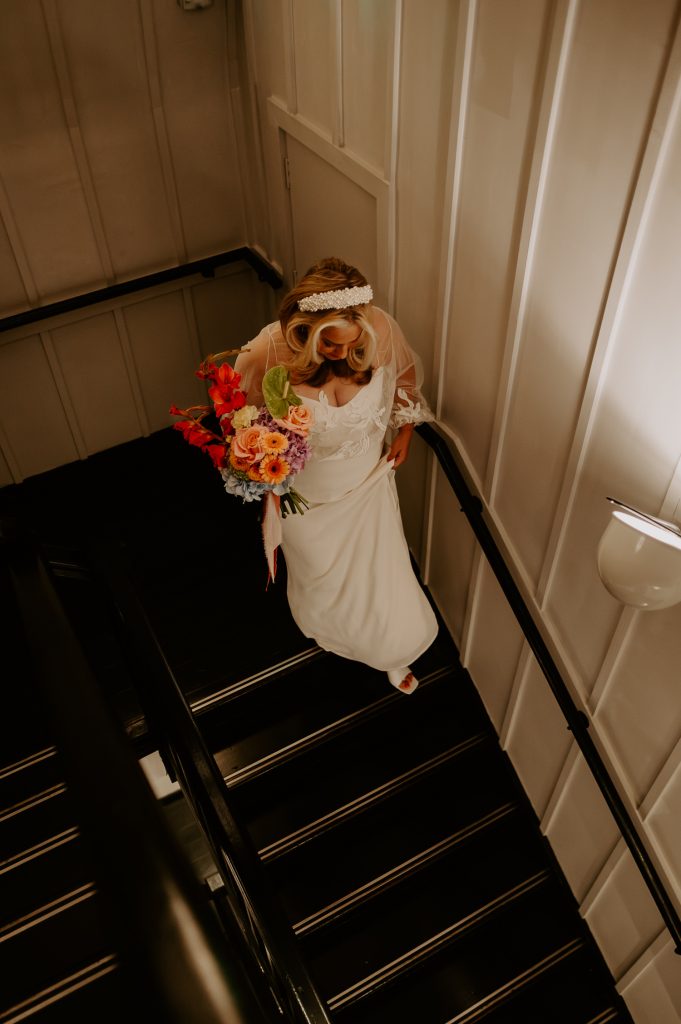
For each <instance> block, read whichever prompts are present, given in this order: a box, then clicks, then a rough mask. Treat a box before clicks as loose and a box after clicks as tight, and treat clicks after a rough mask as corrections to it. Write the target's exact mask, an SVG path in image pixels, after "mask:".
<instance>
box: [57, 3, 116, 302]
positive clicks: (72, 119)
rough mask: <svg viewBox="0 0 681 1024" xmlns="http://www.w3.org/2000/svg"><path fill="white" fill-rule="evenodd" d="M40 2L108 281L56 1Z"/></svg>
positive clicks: (111, 276)
mask: <svg viewBox="0 0 681 1024" xmlns="http://www.w3.org/2000/svg"><path fill="white" fill-rule="evenodd" d="M41 3H42V9H43V17H44V20H45V28H46V30H47V39H48V42H49V46H50V51H51V53H52V60H53V62H54V69H55V75H56V79H57V87H58V89H59V96H60V99H61V103H62V107H63V110H64V116H65V119H66V128H67V131H68V134H69V139H70V141H71V151H72V153H73V159H74V161H75V164H76V167H77V169H78V176H79V178H80V184H81V188H82V189H83V197H84V199H85V205H86V207H87V211H88V215H89V217H90V222H91V226H92V234H93V236H94V240H95V245H96V246H97V252H98V254H99V259H100V262H101V265H102V270H103V271H104V277H105V279H106V280H107V281H108V282H109V283H112V282H113V281H114V280H115V278H116V273H115V270H114V265H113V260H112V258H111V250H110V249H109V243H108V242H107V240H106V232H105V230H104V221H103V220H102V212H101V210H100V208H99V200H98V198H97V191H96V189H95V183H94V180H93V177H92V172H91V170H90V161H89V160H88V156H87V150H86V148H85V142H84V141H83V134H82V132H81V128H80V120H79V117H78V108H77V106H76V99H75V96H74V93H73V86H72V84H71V76H70V75H69V68H68V60H67V57H66V50H65V48H64V39H63V36H62V31H61V25H60V23H59V13H58V10H57V4H56V0H41Z"/></svg>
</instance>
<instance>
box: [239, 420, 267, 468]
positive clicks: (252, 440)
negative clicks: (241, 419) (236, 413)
mask: <svg viewBox="0 0 681 1024" xmlns="http://www.w3.org/2000/svg"><path fill="white" fill-rule="evenodd" d="M264 433H265V431H264V430H263V428H262V427H244V429H243V430H237V432H236V434H235V435H234V437H233V438H232V452H233V454H234V455H236V456H237V458H239V459H246V461H247V462H248V463H252V462H255V460H256V459H257V458H259V457H260V458H262V455H263V452H262V448H261V443H260V442H261V438H262V437H263V435H264Z"/></svg>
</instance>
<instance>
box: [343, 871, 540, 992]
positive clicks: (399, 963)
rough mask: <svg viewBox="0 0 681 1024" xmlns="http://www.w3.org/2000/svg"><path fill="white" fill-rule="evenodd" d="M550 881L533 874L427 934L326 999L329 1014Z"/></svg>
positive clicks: (425, 958)
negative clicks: (405, 949)
mask: <svg viewBox="0 0 681 1024" xmlns="http://www.w3.org/2000/svg"><path fill="white" fill-rule="evenodd" d="M550 878H551V872H550V871H549V870H548V869H544V870H542V871H537V872H535V873H534V874H533V875H530V876H529V877H528V878H526V879H525V880H524V881H523V882H519V883H518V885H514V886H513V887H512V888H511V889H507V890H506V892H503V893H501V895H499V896H496V897H495V898H494V899H493V900H489V901H488V902H487V903H485V904H484V905H483V906H482V907H478V908H477V909H476V910H474V911H471V913H470V914H466V916H465V917H462V918H460V919H459V920H458V921H455V922H454V924H451V925H448V927H447V928H443V929H442V930H441V931H439V932H437V934H435V935H431V936H430V938H428V939H426V940H425V941H424V942H421V943H419V945H418V946H415V947H414V948H413V949H409V950H407V952H406V953H402V954H401V955H400V956H399V957H396V958H395V959H394V960H391V961H390V963H387V964H384V965H383V966H382V967H379V968H378V970H376V971H372V973H371V974H369V975H367V976H366V977H365V978H362V979H361V980H360V981H357V982H355V983H354V984H353V985H349V986H348V987H347V988H345V989H343V991H342V992H338V993H336V995H334V996H332V997H331V998H330V999H328V1000H327V1002H328V1006H329V1009H330V1010H331V1011H335V1010H339V1009H341V1008H345V1007H346V1006H348V1005H350V1004H354V1003H356V1002H359V1000H360V999H363V998H366V997H367V996H368V995H370V994H371V993H372V992H375V991H376V989H377V988H379V987H381V986H383V985H385V984H386V983H387V982H389V981H392V980H393V979H394V978H396V977H398V976H399V975H400V974H403V973H405V972H406V971H407V970H408V969H411V968H413V967H415V966H416V965H417V964H421V963H423V962H424V961H425V960H428V959H429V958H430V957H431V956H433V955H434V954H435V953H438V952H440V950H441V949H444V948H445V947H446V946H448V945H450V944H451V943H452V942H453V941H454V940H455V939H458V938H459V937H460V936H461V935H464V934H465V933H466V932H467V931H470V930H471V928H474V927H476V926H477V925H479V924H481V923H482V922H483V921H485V920H486V919H487V918H489V917H490V916H491V915H492V914H494V913H496V912H497V911H498V910H501V908H502V907H507V906H509V905H510V904H511V903H513V902H514V901H515V900H517V899H520V898H521V897H522V896H525V895H526V894H527V893H528V892H531V891H532V890H533V889H536V888H537V886H539V885H543V884H544V883H545V882H547V881H549V880H550Z"/></svg>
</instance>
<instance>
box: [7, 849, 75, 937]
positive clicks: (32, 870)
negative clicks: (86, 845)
mask: <svg viewBox="0 0 681 1024" xmlns="http://www.w3.org/2000/svg"><path fill="white" fill-rule="evenodd" d="M13 865H14V866H13V867H12V868H11V869H7V868H5V870H2V869H0V926H5V925H7V924H8V922H10V921H14V920H16V919H17V918H18V917H21V916H22V915H24V914H27V913H29V911H30V910H31V909H32V908H33V907H34V906H40V905H42V904H45V903H50V902H51V901H52V900H56V899H58V898H59V897H60V896H61V895H62V893H63V892H68V891H70V890H72V889H76V888H78V886H80V885H83V884H84V883H86V882H88V881H89V880H90V879H91V878H92V877H94V875H93V871H92V869H91V866H90V863H89V860H88V858H87V856H86V854H85V851H84V849H83V844H82V841H81V839H80V836H79V834H78V832H77V831H71V832H67V833H66V834H65V835H64V836H63V837H62V838H61V839H59V838H58V837H56V838H55V840H54V845H52V846H51V847H49V846H48V847H44V848H42V852H36V855H35V856H30V854H27V856H26V858H25V859H23V860H22V859H19V860H18V861H14V862H13Z"/></svg>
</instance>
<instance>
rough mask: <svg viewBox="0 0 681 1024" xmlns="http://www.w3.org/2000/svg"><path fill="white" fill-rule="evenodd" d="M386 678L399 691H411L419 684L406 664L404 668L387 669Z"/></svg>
mask: <svg viewBox="0 0 681 1024" xmlns="http://www.w3.org/2000/svg"><path fill="white" fill-rule="evenodd" d="M410 677H411V678H410ZM388 679H389V680H390V682H391V683H392V685H393V686H394V687H395V689H396V690H399V691H400V693H413V692H414V690H415V689H416V687H417V686H418V685H419V681H418V679H417V678H416V676H415V675H414V673H413V672H412V670H411V669H410V668H409V666H408V665H406V666H405V667H404V668H391V669H389V670H388ZM407 680H408V681H407Z"/></svg>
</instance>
